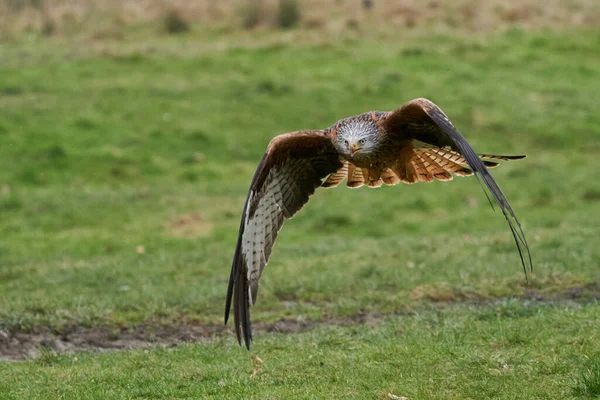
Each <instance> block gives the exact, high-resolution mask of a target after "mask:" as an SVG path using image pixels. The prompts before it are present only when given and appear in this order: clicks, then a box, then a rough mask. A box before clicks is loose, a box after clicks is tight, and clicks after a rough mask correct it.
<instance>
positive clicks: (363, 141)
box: [358, 139, 367, 146]
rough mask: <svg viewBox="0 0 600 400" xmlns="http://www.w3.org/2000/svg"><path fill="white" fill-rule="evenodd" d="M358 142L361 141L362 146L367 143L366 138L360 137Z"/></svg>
mask: <svg viewBox="0 0 600 400" xmlns="http://www.w3.org/2000/svg"><path fill="white" fill-rule="evenodd" d="M358 143H359V144H360V145H361V146H364V144H365V143H367V141H366V139H360V140H359V141H358Z"/></svg>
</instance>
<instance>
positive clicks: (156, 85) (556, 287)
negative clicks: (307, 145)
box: [0, 29, 600, 398]
mask: <svg viewBox="0 0 600 400" xmlns="http://www.w3.org/2000/svg"><path fill="white" fill-rule="evenodd" d="M131 35H132V40H131V41H126V42H124V43H118V42H115V43H112V42H111V43H109V44H106V45H105V46H103V47H97V46H89V47H87V46H81V45H77V44H76V43H75V44H74V43H69V42H65V41H62V40H58V39H57V40H48V39H44V40H43V41H23V42H15V43H12V44H8V43H2V44H0V54H1V57H2V58H1V59H0V165H1V168H0V238H1V239H0V293H1V294H2V295H1V296H0V330H2V331H5V333H7V334H10V333H14V332H27V331H39V330H54V331H57V332H60V331H61V329H62V328H63V327H65V326H89V327H97V326H103V327H106V326H108V327H115V326H118V327H127V326H135V325H137V324H140V323H142V322H146V323H160V324H169V323H180V321H183V320H185V321H193V323H217V322H220V321H221V320H222V312H223V306H224V295H225V290H226V286H227V280H228V277H229V265H230V262H231V258H232V255H233V250H234V245H235V241H236V235H237V227H238V226H239V218H240V215H241V208H242V205H243V201H244V198H245V195H246V192H247V188H248V185H249V182H250V179H251V176H252V174H253V172H254V168H255V167H256V165H257V162H258V160H259V159H260V157H261V155H262V152H263V151H264V149H265V147H266V145H267V143H268V142H269V140H270V139H271V138H272V137H273V136H275V135H277V134H280V133H284V132H288V131H293V130H298V129H304V128H323V127H327V126H329V125H331V124H332V123H334V122H335V121H336V120H337V119H339V118H342V117H346V116H350V115H355V114H359V113H361V112H364V111H366V110H373V109H375V110H390V109H393V108H395V107H397V106H399V105H401V104H402V103H403V102H405V101H407V100H410V99H412V98H415V97H428V98H430V99H431V100H433V101H434V102H436V103H437V104H438V105H440V106H441V107H442V108H443V109H444V110H445V111H446V113H447V114H448V115H449V116H450V118H451V119H452V120H453V122H454V123H455V125H456V126H457V127H458V128H459V129H460V130H461V132H462V133H463V134H464V135H465V136H466V137H467V139H468V140H469V141H470V142H471V143H472V144H473V146H474V147H475V149H476V150H478V151H481V152H492V153H494V152H496V153H500V154H503V153H507V154H521V153H525V154H527V155H528V156H529V157H528V158H526V159H525V160H522V161H518V162H511V163H506V164H504V165H502V166H501V167H500V168H498V169H496V170H494V171H493V174H494V176H495V177H496V178H497V180H498V181H499V183H500V185H501V186H502V188H503V190H504V191H505V193H506V194H507V196H508V198H509V199H510V200H511V202H512V204H513V207H514V208H515V210H516V212H517V214H518V216H519V218H520V220H521V222H522V223H523V225H524V229H525V232H526V234H527V237H528V239H529V243H530V246H531V250H532V255H533V258H534V266H535V269H534V273H533V274H532V275H531V276H530V278H529V281H528V282H526V281H525V279H524V276H523V273H522V271H521V267H520V262H519V259H518V255H517V252H516V249H515V248H514V243H513V242H512V237H511V236H510V233H509V230H508V227H507V226H506V224H505V222H504V221H503V218H502V215H501V214H500V213H499V212H497V211H496V212H494V211H493V210H491V209H490V208H489V205H488V204H487V202H486V200H485V197H484V195H483V193H481V189H480V187H479V186H478V184H477V181H476V180H475V179H469V178H464V179H462V178H455V179H454V181H452V182H449V183H441V182H437V183H435V184H416V185H411V186H408V185H399V186H395V187H391V188H390V187H386V188H382V189H379V190H370V189H366V188H364V189H360V190H355V191H351V190H347V189H345V188H337V189H334V190H319V191H318V192H317V193H316V194H315V195H314V196H313V198H311V200H310V202H309V203H308V205H307V206H306V209H305V210H303V211H302V212H301V213H299V214H298V215H297V216H296V217H295V218H294V219H293V220H291V221H288V222H287V223H286V225H285V227H284V229H283V230H282V231H281V234H280V237H279V239H278V242H277V245H276V246H275V249H274V251H273V254H272V259H271V262H270V263H269V266H268V267H267V269H266V271H265V274H264V278H263V280H262V284H261V289H260V292H259V299H258V303H257V305H256V306H255V307H253V308H252V317H253V319H254V320H255V321H269V320H276V319H279V318H282V317H284V318H294V319H315V320H317V319H318V320H326V319H327V318H331V317H343V316H348V315H353V314H356V313H357V312H369V311H371V312H377V313H384V314H387V313H394V312H398V311H402V312H403V313H405V312H408V311H411V310H412V311H413V314H410V316H408V317H390V319H389V321H387V322H385V323H383V324H382V325H381V326H380V325H377V326H355V327H331V328H319V329H318V330H315V331H313V332H308V333H303V334H299V335H266V334H265V335H262V334H261V335H257V336H256V338H255V342H254V346H255V347H254V348H253V353H251V354H256V355H258V356H259V357H260V358H261V359H263V361H264V365H263V367H262V370H261V371H259V372H257V373H256V374H255V375H254V376H251V374H252V365H251V364H250V358H249V354H248V353H246V352H245V351H241V350H239V349H238V348H237V347H236V346H237V345H236V344H235V343H234V338H233V336H228V337H224V338H221V339H216V340H215V341H214V342H211V343H209V344H207V345H206V344H202V345H200V344H199V345H195V346H192V345H190V346H184V347H182V348H178V349H152V350H149V352H143V351H140V352H131V353H129V352H125V353H114V354H102V355H99V354H93V353H89V354H88V353H86V354H76V355H55V354H54V353H53V352H52V350H44V351H42V353H41V354H42V356H41V357H40V358H39V359H38V360H37V361H29V362H26V363H19V364H0V374H1V376H2V378H1V379H0V382H2V386H0V390H2V391H3V394H5V395H6V396H9V397H10V396H12V397H13V398H56V397H60V396H62V397H65V398H94V396H95V397H96V398H122V397H136V396H137V397H142V398H145V397H163V398H174V397H197V396H200V395H203V394H206V395H210V396H214V397H217V398H223V397H239V396H244V397H251V396H256V397H260V398H283V397H289V396H296V397H304V394H306V396H307V397H310V396H312V397H315V398H316V397H319V396H325V397H344V396H346V397H364V398H369V397H370V398H373V397H376V396H383V398H385V396H387V393H388V392H389V393H393V394H396V395H398V396H407V397H409V398H427V397H434V398H435V397H437V398H469V397H470V398H482V396H483V397H485V398H518V397H519V395H521V394H526V395H525V396H524V397H526V398H536V397H538V398H546V397H548V396H547V394H549V393H552V394H553V395H552V397H557V398H559V397H561V396H562V397H565V396H567V397H568V396H572V395H581V396H592V395H593V393H594V390H595V389H594V379H595V378H594V373H595V372H594V371H595V369H594V368H595V367H594V364H593V362H592V364H589V363H587V364H586V361H585V360H587V359H593V358H592V357H594V354H597V353H598V351H599V349H598V344H597V343H598V340H597V337H596V335H597V328H596V327H595V326H596V325H597V322H598V320H599V309H598V305H597V304H588V305H583V306H573V305H572V304H571V305H570V306H555V307H550V306H548V307H541V306H533V305H531V306H528V305H523V304H521V305H514V306H511V307H513V308H514V310H516V311H515V313H514V315H516V316H515V317H510V318H504V317H501V316H498V311H497V310H496V309H495V308H494V307H483V308H482V309H472V308H469V307H466V306H465V307H458V308H456V309H452V310H450V311H443V312H441V311H440V312H437V311H432V310H431V304H432V303H434V304H436V303H440V302H442V303H449V302H456V301H460V302H465V301H466V302H467V303H469V304H471V303H474V302H478V301H481V300H490V299H495V298H504V297H507V296H508V297H519V296H521V295H523V294H524V293H525V292H526V291H527V292H532V291H533V292H536V293H538V294H539V295H540V296H542V297H546V298H551V297H553V296H558V295H561V296H562V294H564V293H568V292H569V291H570V290H579V289H578V288H581V287H586V286H587V287H590V286H589V285H593V284H595V283H596V282H598V280H599V271H600V269H599V263H600V246H599V244H600V241H599V239H598V238H600V228H598V227H599V226H600V196H599V195H598V193H600V185H599V183H598V179H597V172H596V169H597V168H596V164H597V163H596V159H597V157H598V155H599V154H600V115H599V114H598V113H597V107H598V104H600V96H599V95H598V93H600V79H599V78H600V61H599V59H598V57H596V56H595V55H596V54H598V53H599V52H600V37H599V36H598V34H597V32H595V31H591V30H570V31H564V32H526V31H521V30H517V29H513V30H509V31H507V32H504V33H501V34H488V35H485V36H480V37H461V36H453V35H444V36H435V35H434V36H419V37H416V36H414V35H411V36H409V35H407V36H406V37H405V38H404V40H398V38H397V35H388V36H385V35H383V36H377V37H374V36H369V35H367V36H366V37H365V38H363V39H361V40H358V39H357V38H356V37H355V36H353V35H349V36H347V37H346V36H343V37H341V38H340V39H339V40H336V41H334V40H330V41H323V42H322V43H320V44H318V45H309V44H307V43H303V42H302V41H299V42H298V43H295V44H290V43H289V40H284V41H281V43H280V42H277V40H276V39H273V38H271V37H269V35H268V34H267V33H264V32H256V33H254V34H253V35H254V36H253V39H252V40H255V42H249V41H242V42H240V43H238V42H237V39H238V38H237V36H235V35H236V34H232V36H233V38H230V39H229V40H227V39H226V38H223V37H218V38H216V37H214V35H215V34H214V33H211V32H203V31H201V30H196V31H194V32H193V33H188V34H185V35H184V36H177V37H167V36H164V37H160V38H156V39H155V40H154V39H153V40H152V43H151V45H150V44H148V39H147V38H145V37H142V36H143V35H141V34H139V33H136V32H132V33H131ZM194 35H196V36H194ZM211 35H213V36H211ZM240 40H241V39H240ZM245 40H249V39H245ZM219 43H227V45H224V46H221V45H219ZM236 43H238V44H236ZM248 43H251V45H248ZM592 297H593V296H592ZM561 304H562V303H561ZM523 313H524V314H525V315H524V316H520V315H521V314H523ZM311 355H312V357H311ZM321 363H322V365H321ZM590 365H591V366H590ZM586 368H587V369H586ZM585 371H591V372H585ZM590 374H591V375H590ZM24 376H26V377H28V378H23V377H24ZM586 382H588V383H586ZM545 394H546V395H545ZM86 396H87V397H86ZM520 398H523V397H522V396H521V397H520Z"/></svg>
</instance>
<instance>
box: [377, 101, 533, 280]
mask: <svg viewBox="0 0 600 400" xmlns="http://www.w3.org/2000/svg"><path fill="white" fill-rule="evenodd" d="M382 117H383V120H382V122H381V126H382V127H383V129H384V131H385V132H386V140H388V143H387V145H395V144H398V143H400V144H403V143H410V147H413V146H414V147H417V148H420V147H421V148H422V147H423V146H427V147H430V146H434V147H435V148H436V149H437V150H436V151H439V152H441V153H440V154H443V155H442V157H445V158H448V157H450V160H454V161H455V162H458V163H459V164H460V163H463V162H465V161H466V164H467V165H468V166H469V167H470V168H471V170H472V171H473V172H474V173H475V176H476V177H477V178H478V179H480V183H481V181H483V183H484V185H482V186H483V188H484V191H485V190H486V189H487V190H488V191H489V193H491V195H492V197H493V198H494V199H495V200H496V202H497V203H498V205H499V206H500V209H501V210H502V213H503V214H504V217H505V218H506V221H507V222H508V225H509V227H510V230H511V232H512V234H513V236H514V238H515V243H516V245H517V249H518V250H519V255H520V257H521V263H522V264H523V270H524V271H525V275H526V276H527V267H529V269H530V270H531V269H532V261H531V253H530V251H529V245H528V244H527V240H526V239H525V234H524V233H523V229H522V228H521V224H520V223H519V220H518V219H517V216H516V215H515V212H514V211H513V209H512V207H511V205H510V203H509V202H508V199H507V198H506V196H505V195H504V193H503V192H502V189H500V186H499V185H498V183H497V182H496V180H495V179H494V178H493V177H492V175H491V174H490V172H489V171H488V170H487V168H486V165H487V166H495V165H497V164H496V163H493V162H491V163H490V162H486V161H482V160H481V159H480V157H482V158H500V159H506V160H508V159H518V158H522V156H517V157H510V156H490V155H487V156H486V155H479V156H478V155H477V153H475V151H474V150H473V148H472V147H471V145H470V144H469V143H468V142H467V140H466V139H465V138H464V137H463V136H462V135H461V134H460V133H459V132H458V130H457V129H456V128H455V127H454V125H452V123H451V122H450V120H449V119H448V117H447V116H446V114H444V112H443V111H442V110H441V109H440V108H439V107H438V106H437V105H435V104H434V103H433V102H431V101H429V100H427V99H423V98H420V99H414V100H411V101H409V102H408V103H405V104H404V105H402V106H401V107H400V108H398V109H397V110H395V111H392V112H390V113H387V114H384V115H382ZM404 148H407V146H404ZM444 149H448V150H449V151H445V150H444ZM470 172H471V171H469V170H468V169H467V170H465V171H461V173H466V174H469V173H470ZM486 196H488V192H486ZM488 200H490V198H489V196H488ZM490 204H492V202H491V200H490ZM492 207H493V206H492Z"/></svg>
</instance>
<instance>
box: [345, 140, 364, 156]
mask: <svg viewBox="0 0 600 400" xmlns="http://www.w3.org/2000/svg"><path fill="white" fill-rule="evenodd" d="M348 150H350V157H354V155H355V154H356V153H358V152H359V151H361V150H362V147H359V146H358V145H357V144H356V143H352V144H351V145H350V147H349V148H348Z"/></svg>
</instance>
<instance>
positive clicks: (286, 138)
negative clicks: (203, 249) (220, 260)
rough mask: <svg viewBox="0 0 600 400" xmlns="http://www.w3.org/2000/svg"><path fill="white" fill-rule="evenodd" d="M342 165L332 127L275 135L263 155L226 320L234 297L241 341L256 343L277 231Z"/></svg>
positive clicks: (235, 263)
mask: <svg viewBox="0 0 600 400" xmlns="http://www.w3.org/2000/svg"><path fill="white" fill-rule="evenodd" d="M340 167H342V163H341V162H340V155H339V153H338V152H337V150H336V149H335V147H334V146H333V144H332V142H331V138H330V137H329V133H328V131H298V132H292V133H287V134H285V135H280V136H277V137H275V138H274V139H273V140H272V141H271V143H269V146H268V148H267V151H266V153H265V155H264V156H263V158H262V160H261V162H260V164H259V165H258V168H257V169H256V173H255V174H254V178H253V179H252V184H251V185H250V191H249V192H248V197H247V199H246V204H245V206H244V211H243V214H242V221H241V223H240V231H239V236H238V242H237V246H236V249H235V255H234V257H233V263H232V267H231V275H230V278H229V287H228V289H227V302H226V305H225V323H227V320H228V318H229V312H230V309H231V304H232V301H233V312H234V324H235V330H236V335H237V339H238V342H239V343H240V345H241V342H242V336H243V338H244V343H245V344H246V347H247V348H250V341H251V340H252V330H251V327H250V304H254V303H255V302H256V295H257V291H258V284H259V279H260V276H261V274H262V271H263V269H264V268H265V266H266V265H267V262H268V261H269V256H270V255H271V249H272V247H273V244H274V243H275V239H276V237H277V233H278V232H279V230H280V229H281V227H282V225H283V222H284V220H285V219H288V218H291V217H292V216H293V215H294V214H295V213H296V212H297V211H298V210H300V209H301V208H302V207H303V206H304V204H306V202H307V201H308V197H309V196H310V195H311V194H313V193H314V191H315V189H316V188H317V187H319V186H320V185H321V183H322V181H321V180H322V179H323V178H325V177H327V176H328V175H329V174H331V173H334V172H335V171H337V170H338V169H339V168H340Z"/></svg>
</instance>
